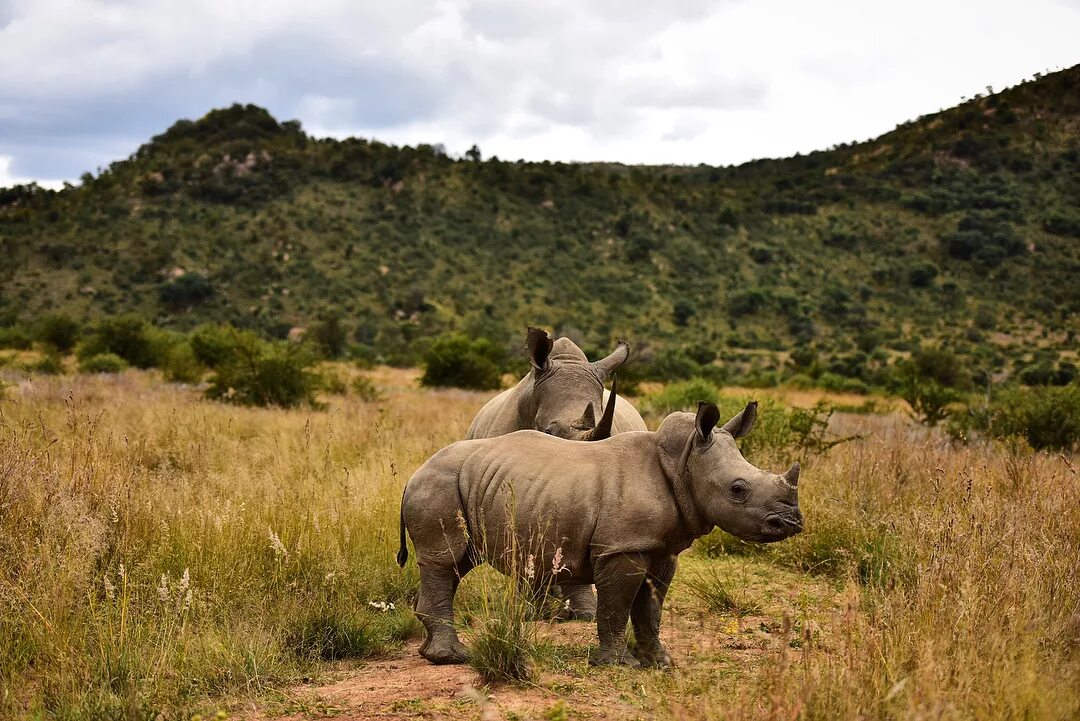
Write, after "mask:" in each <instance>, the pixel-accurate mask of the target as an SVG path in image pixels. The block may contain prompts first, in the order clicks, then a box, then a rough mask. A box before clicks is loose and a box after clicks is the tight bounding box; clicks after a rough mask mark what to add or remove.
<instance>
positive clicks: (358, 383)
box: [351, 375, 382, 402]
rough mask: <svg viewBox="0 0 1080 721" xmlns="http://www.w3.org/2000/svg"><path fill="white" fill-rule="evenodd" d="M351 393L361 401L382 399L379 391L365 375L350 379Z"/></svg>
mask: <svg viewBox="0 0 1080 721" xmlns="http://www.w3.org/2000/svg"><path fill="white" fill-rule="evenodd" d="M351 388H352V392H353V394H354V395H355V396H356V397H358V398H359V399H360V400H362V401H368V402H372V401H377V400H380V399H381V398H382V394H381V393H379V389H378V388H377V387H376V386H375V384H374V383H373V382H372V381H371V379H370V378H368V377H367V376H365V375H358V376H356V377H355V378H353V379H352V385H351Z"/></svg>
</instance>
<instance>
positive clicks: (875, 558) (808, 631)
mask: <svg viewBox="0 0 1080 721" xmlns="http://www.w3.org/2000/svg"><path fill="white" fill-rule="evenodd" d="M340 372H341V373H347V374H356V373H358V371H356V370H354V369H351V368H347V369H346V368H344V367H342V369H341V370H340ZM369 375H370V377H371V379H372V380H373V381H374V383H375V385H376V387H377V389H378V391H379V393H380V397H379V398H377V399H375V400H361V399H360V398H359V397H357V396H355V395H351V394H348V395H329V396H324V398H323V400H324V401H325V407H322V408H318V409H303V410H283V409H252V408H243V407H238V406H233V405H228V404H223V403H219V402H215V401H211V400H207V399H205V398H203V397H202V395H201V394H200V393H199V392H198V391H197V390H195V389H193V388H191V387H188V386H183V385H178V384H168V383H163V382H162V381H161V378H160V376H159V375H158V374H157V372H156V371H151V372H147V371H137V370H128V371H124V372H123V373H120V374H97V375H55V376H44V377H40V378H39V377H35V378H33V379H32V380H30V379H27V378H25V377H16V376H14V375H12V374H8V375H6V376H5V379H6V382H7V386H6V387H5V388H4V390H3V396H2V400H0V412H2V415H0V604H2V607H0V717H11V718H62V719H71V718H114V719H137V718H156V717H159V715H160V716H161V717H163V718H167V719H173V718H188V717H190V716H191V715H194V714H203V715H206V716H213V715H214V714H215V713H218V712H219V711H220V712H222V713H224V714H227V715H228V716H230V717H241V718H275V717H279V716H290V717H293V718H318V717H322V716H335V715H336V716H339V717H341V718H367V717H379V718H417V719H419V718H480V717H482V718H547V719H569V718H627V719H629V718H650V717H657V718H675V719H795V718H802V719H857V718H865V719H929V718H935V719H937V718H941V719H1071V718H1076V717H1077V716H1078V715H1080V562H1078V559H1080V478H1078V476H1077V466H1078V465H1080V461H1078V460H1077V458H1076V456H1075V455H1070V454H1057V453H1046V452H1038V453H1037V452H1033V451H1031V450H1030V448H1028V447H1025V446H1024V445H1023V443H1021V442H1010V443H997V444H993V445H991V444H983V443H979V442H973V443H971V444H970V445H968V446H957V445H953V444H952V443H951V442H950V441H949V440H948V439H946V438H945V437H944V436H942V435H940V434H938V433H936V432H934V431H930V430H927V429H924V428H921V427H918V426H916V425H914V424H913V423H911V422H910V421H909V420H908V419H907V418H906V416H904V415H903V414H902V413H901V412H900V411H899V408H897V409H896V410H888V409H886V410H888V412H887V413H885V414H877V415H874V414H863V415H856V414H843V413H838V414H836V415H834V416H833V417H832V419H831V431H832V432H833V433H835V434H838V435H842V436H848V435H859V436H861V437H860V438H857V439H854V440H850V441H848V442H846V443H842V444H840V445H837V446H835V447H833V448H831V449H827V450H825V449H822V448H821V447H820V446H804V447H802V448H797V447H793V446H790V442H789V441H790V439H789V440H783V439H785V438H787V437H786V436H784V435H783V434H782V433H777V432H775V429H771V430H770V428H769V420H768V419H769V416H768V414H765V416H764V420H763V426H762V427H761V428H759V429H758V431H756V432H755V433H761V434H762V435H761V438H775V439H781V440H779V441H777V442H775V443H769V442H763V441H759V442H758V443H757V444H751V445H749V446H747V447H746V448H745V451H746V453H747V455H748V456H749V457H750V459H751V460H752V461H754V462H756V463H757V464H758V465H762V466H764V467H768V468H779V467H781V466H786V464H787V463H788V462H789V461H790V460H792V457H793V456H794V457H799V459H800V460H802V461H803V463H804V472H803V480H802V482H801V483H800V488H801V494H800V495H801V501H802V507H803V512H804V514H805V516H806V519H807V526H806V531H805V532H804V533H803V534H802V535H800V536H797V537H795V538H793V539H791V540H788V541H785V542H783V543H780V544H777V545H775V546H770V547H757V546H752V545H747V544H742V543H739V542H737V541H734V540H733V539H732V538H730V537H727V536H723V535H722V534H713V535H711V536H709V537H707V538H705V539H702V541H700V542H698V544H696V545H695V547H694V549H693V550H692V551H690V552H688V553H687V554H684V557H683V562H682V565H681V568H680V571H679V573H678V574H677V576H676V579H675V583H674V585H673V588H672V596H671V597H670V603H669V604H668V606H667V608H666V609H665V618H664V624H665V628H664V630H663V637H664V639H665V641H666V643H668V645H669V647H670V649H671V651H672V655H673V657H674V658H675V661H676V663H677V664H678V667H677V668H676V669H674V670H672V671H670V672H661V671H633V670H629V669H595V668H591V667H589V666H588V664H587V653H588V650H589V646H590V644H595V640H594V632H593V630H592V627H591V626H589V625H587V624H582V623H563V624H554V623H549V622H546V621H533V622H528V623H527V624H526V626H527V628H526V629H525V630H524V631H523V632H522V634H521V638H522V643H523V644H524V645H525V646H526V648H524V649H523V650H524V651H525V652H526V655H527V657H528V660H529V665H530V669H531V674H530V677H529V680H528V681H527V682H525V683H521V684H484V683H482V682H481V680H480V678H479V677H478V676H477V673H476V671H475V670H473V669H471V668H469V667H453V668H447V667H439V668H436V667H432V666H429V665H427V664H425V663H423V662H422V661H420V660H419V659H418V657H417V656H416V645H417V641H418V639H419V635H418V634H419V632H420V627H419V625H418V624H417V623H416V622H415V621H414V620H413V618H412V615H411V612H410V611H409V606H410V599H411V597H412V595H413V593H414V591H415V588H416V585H417V576H416V571H415V567H414V566H413V565H412V562H411V561H410V563H409V565H408V566H407V567H406V568H405V569H404V570H401V569H399V568H398V567H397V565H396V564H395V563H394V553H395V551H396V547H397V533H398V502H399V499H400V494H401V489H402V487H403V484H404V483H405V481H406V479H407V478H408V476H409V475H410V474H411V472H412V471H413V470H414V469H415V468H416V467H417V466H418V465H419V464H420V463H422V462H423V460H425V459H426V458H427V456H428V455H429V454H430V453H432V452H433V451H435V450H436V449H438V448H440V447H442V446H443V445H446V444H447V443H450V442H452V441H454V440H456V439H458V438H461V437H462V436H463V435H464V432H465V429H466V427H467V425H468V422H469V421H470V419H471V418H472V416H473V414H474V413H475V412H476V410H478V409H479V407H480V405H481V404H482V402H483V401H484V400H485V398H486V397H487V396H486V394H481V393H474V392H465V391H454V390H421V389H420V388H418V387H417V386H416V383H415V379H416V373H413V372H410V371H402V370H389V369H376V370H374V371H371V372H369ZM740 393H741V392H734V391H730V392H729V395H732V396H738V395H740ZM758 393H763V394H769V395H774V394H776V401H775V402H776V403H777V404H781V403H782V404H789V405H795V404H803V405H806V404H810V403H812V402H814V401H816V400H817V399H818V396H817V395H815V394H814V393H811V392H803V393H801V394H791V395H789V396H781V395H780V394H782V392H780V391H758ZM645 400H646V401H647V399H645ZM737 401H738V399H736V398H731V399H730V402H731V403H732V405H733V406H734V405H736V404H737ZM642 405H643V406H646V407H647V406H648V403H647V402H643V403H642ZM777 417H779V416H777ZM647 420H648V421H649V423H650V426H653V427H654V426H655V423H656V421H657V419H656V418H655V417H650V418H648V419H647ZM752 438H754V434H752V435H751V436H750V437H749V438H748V439H747V440H750V439H752ZM507 587H508V584H505V583H504V582H503V581H502V579H501V577H498V576H496V575H495V574H492V573H490V572H478V573H477V574H476V575H475V576H473V575H470V576H469V577H468V578H467V579H466V580H465V582H464V586H463V589H464V592H463V593H462V594H460V595H459V611H460V613H459V618H460V620H461V622H462V623H463V624H464V625H465V626H466V627H467V628H466V634H465V635H466V640H467V643H468V642H473V643H475V642H476V641H477V640H478V639H483V638H484V633H485V630H484V629H485V628H489V627H494V626H492V625H491V624H490V619H491V617H490V615H487V614H495V615H496V616H497V615H499V614H500V613H501V612H502V611H503V610H504V607H502V606H500V603H499V599H500V598H505V597H506V588H507ZM496 620H498V619H496ZM496 626H497V624H496ZM519 631H521V629H519Z"/></svg>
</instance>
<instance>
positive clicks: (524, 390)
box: [466, 328, 647, 441]
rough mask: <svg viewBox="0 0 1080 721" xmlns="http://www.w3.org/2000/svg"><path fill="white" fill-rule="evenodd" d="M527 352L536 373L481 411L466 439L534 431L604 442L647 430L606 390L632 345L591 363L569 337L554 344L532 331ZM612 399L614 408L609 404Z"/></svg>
mask: <svg viewBox="0 0 1080 721" xmlns="http://www.w3.org/2000/svg"><path fill="white" fill-rule="evenodd" d="M525 347H526V350H527V352H528V355H529V362H530V363H531V364H532V370H530V371H529V372H528V373H526V374H525V377H523V378H522V379H521V380H520V381H519V382H518V384H517V385H515V386H514V387H513V388H509V389H507V390H505V391H503V392H502V393H500V394H499V395H497V396H495V397H494V398H492V399H491V400H490V401H488V402H487V403H486V404H485V405H484V407H483V408H481V409H480V412H479V413H477V414H476V418H474V419H473V422H472V425H471V426H469V434H468V436H466V438H470V439H472V438H493V437H495V436H501V435H505V434H507V433H513V432H514V431H521V430H526V429H529V428H531V429H534V430H538V431H543V432H544V433H548V434H550V435H553V436H558V437H559V438H567V439H570V440H578V441H599V440H603V439H605V438H607V437H609V436H612V435H615V434H618V433H627V432H629V431H644V430H647V429H646V427H645V421H643V420H642V419H641V415H640V414H639V413H638V412H637V409H635V408H634V406H633V405H631V404H630V403H629V402H628V401H626V400H625V399H623V398H619V397H618V396H617V395H615V394H614V393H608V392H607V391H606V390H604V381H606V380H607V379H608V378H609V377H611V376H612V374H614V372H615V371H616V370H617V369H618V368H619V367H620V366H622V364H623V363H625V362H626V359H627V358H629V357H630V346H629V345H627V344H626V343H624V342H620V343H619V344H618V345H617V346H616V347H615V350H614V351H613V352H612V353H611V355H609V356H607V357H606V358H603V359H601V360H598V361H596V362H594V363H590V362H589V359H588V358H587V357H586V356H585V353H584V352H583V351H582V350H581V348H578V346H577V345H576V344H575V343H574V342H573V341H572V340H570V339H569V338H559V339H558V340H552V339H551V338H550V337H549V336H548V334H547V333H546V332H545V331H543V330H541V329H539V328H529V334H528V337H527V338H526V341H525ZM613 390H614V387H613ZM612 396H614V397H615V403H614V404H611V403H609V402H608V401H609V399H610V398H611V397H612ZM598 416H599V418H600V420H599V421H597V420H596V419H597V417H598Z"/></svg>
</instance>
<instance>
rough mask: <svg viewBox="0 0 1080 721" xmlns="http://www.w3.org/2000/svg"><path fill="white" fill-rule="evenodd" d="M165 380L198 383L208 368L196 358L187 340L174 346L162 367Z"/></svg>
mask: <svg viewBox="0 0 1080 721" xmlns="http://www.w3.org/2000/svg"><path fill="white" fill-rule="evenodd" d="M161 369H162V371H163V372H164V373H165V378H166V379H167V380H170V381H174V382H176V383H198V382H199V381H200V380H202V377H203V373H204V372H205V371H206V367H205V366H203V364H202V363H200V362H199V359H198V358H196V357H195V351H193V350H192V348H191V343H189V342H188V341H186V340H183V341H180V342H178V343H175V344H173V346H172V347H171V348H170V349H169V352H168V354H167V355H166V356H165V362H164V363H162V365H161Z"/></svg>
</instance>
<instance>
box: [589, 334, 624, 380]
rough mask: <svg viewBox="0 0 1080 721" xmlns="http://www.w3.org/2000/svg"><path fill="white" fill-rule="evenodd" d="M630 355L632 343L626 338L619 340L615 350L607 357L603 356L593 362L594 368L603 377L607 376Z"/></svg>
mask: <svg viewBox="0 0 1080 721" xmlns="http://www.w3.org/2000/svg"><path fill="white" fill-rule="evenodd" d="M629 357H630V344H629V343H627V342H626V341H624V340H621V341H619V344H618V345H617V346H615V350H614V351H612V353H611V355H609V356H608V357H607V358H601V359H600V360H598V361H596V362H595V363H593V368H595V369H596V372H597V373H599V374H600V377H601V378H607V377H608V376H609V375H611V374H612V373H614V372H615V371H616V370H618V368H619V367H620V366H621V365H622V364H623V363H625V362H626V360H627V359H628V358H629Z"/></svg>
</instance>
